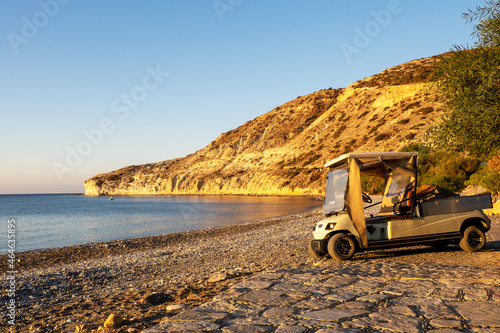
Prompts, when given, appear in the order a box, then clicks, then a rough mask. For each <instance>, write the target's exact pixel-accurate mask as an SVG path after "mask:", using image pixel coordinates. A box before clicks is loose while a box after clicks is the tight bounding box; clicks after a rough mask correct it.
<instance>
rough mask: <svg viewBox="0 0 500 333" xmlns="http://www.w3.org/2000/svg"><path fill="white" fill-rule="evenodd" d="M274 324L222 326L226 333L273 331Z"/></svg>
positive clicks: (264, 332)
mask: <svg viewBox="0 0 500 333" xmlns="http://www.w3.org/2000/svg"><path fill="white" fill-rule="evenodd" d="M273 330H274V327H273V326H264V325H232V326H226V327H223V328H222V332H224V333H271V332H272V331H273Z"/></svg>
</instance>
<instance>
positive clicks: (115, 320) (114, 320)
mask: <svg viewBox="0 0 500 333" xmlns="http://www.w3.org/2000/svg"><path fill="white" fill-rule="evenodd" d="M121 324H123V317H122V315H120V314H110V315H109V316H108V319H106V321H105V322H104V325H103V326H104V327H105V328H111V327H120V326H121Z"/></svg>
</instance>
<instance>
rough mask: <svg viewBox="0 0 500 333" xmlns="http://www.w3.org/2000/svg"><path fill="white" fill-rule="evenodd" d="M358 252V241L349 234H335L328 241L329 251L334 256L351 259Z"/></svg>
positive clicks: (340, 258)
mask: <svg viewBox="0 0 500 333" xmlns="http://www.w3.org/2000/svg"><path fill="white" fill-rule="evenodd" d="M355 252H356V241H355V240H354V239H353V238H352V237H351V236H349V235H348V234H344V233H340V234H336V235H333V237H332V238H330V240H329V241H328V253H329V254H330V255H331V256H332V258H337V259H339V260H349V259H351V258H352V257H353V256H354V253H355Z"/></svg>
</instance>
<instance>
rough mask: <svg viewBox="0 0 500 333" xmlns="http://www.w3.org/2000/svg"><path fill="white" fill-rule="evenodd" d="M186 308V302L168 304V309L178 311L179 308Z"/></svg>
mask: <svg viewBox="0 0 500 333" xmlns="http://www.w3.org/2000/svg"><path fill="white" fill-rule="evenodd" d="M185 308H186V306H185V305H184V304H172V305H169V306H167V311H178V310H182V309H185Z"/></svg>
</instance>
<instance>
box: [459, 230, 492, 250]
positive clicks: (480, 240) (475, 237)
mask: <svg viewBox="0 0 500 333" xmlns="http://www.w3.org/2000/svg"><path fill="white" fill-rule="evenodd" d="M484 244H486V237H485V236H484V232H483V230H481V229H480V228H478V227H476V226H473V225H471V226H470V227H467V229H465V231H464V235H463V237H462V239H461V240H460V243H459V245H460V247H461V248H462V250H464V251H467V252H477V251H480V250H481V249H482V248H483V247H484Z"/></svg>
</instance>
